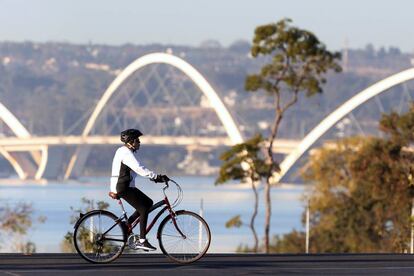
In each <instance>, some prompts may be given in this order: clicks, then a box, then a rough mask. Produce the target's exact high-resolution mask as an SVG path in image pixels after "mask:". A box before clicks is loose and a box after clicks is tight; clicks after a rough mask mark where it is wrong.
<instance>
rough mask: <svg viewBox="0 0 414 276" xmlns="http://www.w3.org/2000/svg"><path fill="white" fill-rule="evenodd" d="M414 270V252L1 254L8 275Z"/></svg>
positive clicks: (0, 273)
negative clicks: (102, 257)
mask: <svg viewBox="0 0 414 276" xmlns="http://www.w3.org/2000/svg"><path fill="white" fill-rule="evenodd" d="M94 274H95V275H96V276H98V275H99V276H101V275H161V276H170V275H180V276H181V275H225V276H230V275H376V276H379V275H414V255H408V254H405V255H402V254H369V255H367V254H349V255H334V254H322V255H263V254H257V255H250V254H246V255H240V254H210V255H207V256H206V257H204V258H203V259H202V260H200V261H198V262H196V263H195V264H191V265H186V266H180V265H176V264H174V263H172V262H170V261H169V260H168V259H166V258H165V257H164V256H163V255H158V254H137V255H123V256H122V257H121V258H120V259H118V260H116V261H115V262H113V263H111V264H106V265H94V264H89V263H87V262H85V261H83V259H81V258H80V257H78V256H77V255H73V254H34V255H31V256H25V255H19V254H0V276H5V275H9V276H10V275H12V276H17V275H63V276H65V275H94Z"/></svg>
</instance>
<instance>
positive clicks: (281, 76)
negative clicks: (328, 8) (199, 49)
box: [245, 19, 341, 96]
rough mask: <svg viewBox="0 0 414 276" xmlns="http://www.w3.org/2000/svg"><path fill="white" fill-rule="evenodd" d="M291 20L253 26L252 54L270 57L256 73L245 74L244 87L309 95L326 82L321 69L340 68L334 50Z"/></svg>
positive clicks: (317, 91) (337, 54) (323, 70)
mask: <svg viewBox="0 0 414 276" xmlns="http://www.w3.org/2000/svg"><path fill="white" fill-rule="evenodd" d="M291 22H292V21H291V20H290V19H283V20H280V21H278V22H277V23H273V24H268V25H263V26H259V27H257V28H256V30H255V35H254V38H253V45H252V48H251V54H252V56H253V57H255V58H256V57H258V56H267V55H272V59H271V62H270V63H269V64H266V65H265V66H263V67H262V69H261V71H260V73H259V74H253V75H249V76H248V77H247V78H246V82H245V88H246V90H247V91H258V90H260V89H263V90H265V91H267V92H269V93H276V94H279V93H281V91H282V89H287V90H290V91H291V92H299V91H304V92H306V95H307V96H312V95H314V94H316V93H320V92H322V86H321V85H322V84H324V83H325V82H326V79H325V78H324V77H323V74H324V73H326V72H327V71H329V70H334V71H335V72H340V71H341V67H340V66H339V64H337V63H336V61H337V60H338V59H339V58H340V54H339V53H338V52H335V53H332V52H329V51H328V50H326V47H325V45H324V44H323V43H321V42H320V41H319V39H318V38H317V37H316V36H315V35H314V34H313V33H311V32H309V31H307V30H303V29H299V28H297V27H294V26H291V24H290V23H291Z"/></svg>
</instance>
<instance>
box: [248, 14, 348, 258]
mask: <svg viewBox="0 0 414 276" xmlns="http://www.w3.org/2000/svg"><path fill="white" fill-rule="evenodd" d="M290 23H291V20H290V19H283V20H280V21H279V22H277V23H275V24H268V25H263V26H259V27H257V28H256V30H255V35H254V38H253V45H252V48H251V55H252V56H253V57H254V58H258V57H260V56H271V59H270V62H269V63H268V64H265V65H264V66H263V67H262V68H261V70H260V72H259V73H257V74H252V75H248V76H247V77H246V81H245V88H246V90H247V91H252V92H255V91H259V90H263V91H266V92H267V93H268V94H269V95H270V96H271V97H273V104H274V120H273V123H272V124H271V129H270V134H269V136H268V137H267V142H268V143H267V147H266V152H265V153H266V162H267V164H268V165H269V166H268V171H267V174H266V183H265V187H264V193H265V205H266V214H265V227H264V228H265V235H264V244H265V252H266V253H268V252H269V232H270V217H271V199H270V185H271V183H272V182H274V181H273V177H272V176H273V174H274V173H275V172H278V171H279V170H280V169H279V163H278V161H276V160H275V158H274V154H273V142H274V140H275V138H276V137H277V134H278V130H279V126H280V122H281V121H282V119H283V116H284V115H285V113H286V111H287V110H288V109H289V108H290V107H291V106H293V105H294V104H295V103H296V102H297V101H298V98H299V94H300V93H305V94H306V96H308V97H311V96H313V95H315V94H317V93H321V92H322V91H323V90H322V85H323V84H324V83H325V82H326V80H325V78H324V75H325V73H327V72H328V71H329V70H334V71H335V72H340V71H341V67H340V65H339V64H338V63H337V61H338V60H339V58H340V54H339V53H338V52H335V53H331V52H329V51H328V50H326V48H325V45H324V44H323V43H321V42H320V41H319V40H318V38H317V37H316V36H315V35H314V34H313V33H311V32H309V31H307V30H303V29H299V28H297V27H294V26H291V25H290Z"/></svg>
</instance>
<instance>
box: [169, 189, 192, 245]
mask: <svg viewBox="0 0 414 276" xmlns="http://www.w3.org/2000/svg"><path fill="white" fill-rule="evenodd" d="M164 201H165V204H166V205H167V206H168V211H169V212H170V216H171V219H172V221H173V224H174V226H175V229H177V231H178V233H180V235H181V237H183V239H186V238H187V236H186V235H184V233H183V232H182V231H181V230H180V227H178V223H177V219H176V217H177V214H176V213H175V212H174V210H173V209H172V207H171V205H170V202H169V201H168V198H167V197H166V198H164Z"/></svg>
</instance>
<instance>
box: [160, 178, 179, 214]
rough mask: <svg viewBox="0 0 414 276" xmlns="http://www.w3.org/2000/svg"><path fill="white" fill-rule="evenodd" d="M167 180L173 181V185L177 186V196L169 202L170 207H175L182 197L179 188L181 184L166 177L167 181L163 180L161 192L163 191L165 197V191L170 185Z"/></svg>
mask: <svg viewBox="0 0 414 276" xmlns="http://www.w3.org/2000/svg"><path fill="white" fill-rule="evenodd" d="M168 182H172V183H174V184H175V186H176V187H177V198H176V199H175V200H174V202H173V203H172V204H171V207H176V206H178V205H179V204H180V203H181V201H182V199H183V190H182V189H181V186H180V185H179V184H178V183H177V182H175V181H174V180H173V179H171V178H170V179H168V180H167V181H165V182H164V184H165V186H164V187H163V188H162V192H163V193H164V196H165V197H167V195H166V193H165V191H166V190H167V189H168V188H169V187H170V185H169V184H168Z"/></svg>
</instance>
